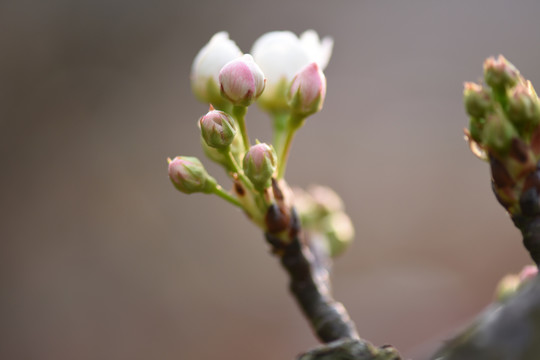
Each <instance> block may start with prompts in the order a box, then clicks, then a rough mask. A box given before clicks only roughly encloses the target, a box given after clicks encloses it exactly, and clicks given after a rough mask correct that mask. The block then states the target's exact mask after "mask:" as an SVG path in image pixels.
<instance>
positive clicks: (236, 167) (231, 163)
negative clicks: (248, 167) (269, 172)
mask: <svg viewBox="0 0 540 360" xmlns="http://www.w3.org/2000/svg"><path fill="white" fill-rule="evenodd" d="M225 156H226V157H227V161H228V162H229V166H230V168H231V169H232V170H233V171H234V172H235V173H236V174H238V177H239V178H240V181H241V182H242V184H244V185H245V186H246V187H247V188H248V189H253V184H252V183H251V181H250V180H249V179H248V178H247V176H246V175H245V174H244V171H243V170H242V169H241V168H240V165H238V163H237V162H236V159H235V158H234V155H233V153H232V152H231V151H229V150H227V152H226V154H225Z"/></svg>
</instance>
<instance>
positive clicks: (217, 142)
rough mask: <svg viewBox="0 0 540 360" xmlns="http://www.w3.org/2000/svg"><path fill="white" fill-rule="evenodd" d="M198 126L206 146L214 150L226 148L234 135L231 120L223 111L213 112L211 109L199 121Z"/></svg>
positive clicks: (234, 130) (234, 129)
mask: <svg viewBox="0 0 540 360" xmlns="http://www.w3.org/2000/svg"><path fill="white" fill-rule="evenodd" d="M199 125H200V127H201V135H202V137H203V139H204V141H205V142H206V144H207V145H208V146H210V147H213V148H216V149H225V148H226V147H228V146H229V145H230V144H231V143H232V142H233V140H234V137H235V135H236V128H235V125H234V120H233V118H232V117H231V116H229V115H228V114H227V113H225V112H223V111H219V110H214V108H213V107H210V111H209V112H208V113H207V114H206V115H204V116H203V117H201V118H200V119H199Z"/></svg>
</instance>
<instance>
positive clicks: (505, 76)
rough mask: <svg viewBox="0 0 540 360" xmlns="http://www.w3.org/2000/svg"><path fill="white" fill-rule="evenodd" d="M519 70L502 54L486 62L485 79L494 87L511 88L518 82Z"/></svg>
mask: <svg viewBox="0 0 540 360" xmlns="http://www.w3.org/2000/svg"><path fill="white" fill-rule="evenodd" d="M519 79H520V75H519V70H518V69H517V68H516V67H515V66H514V65H513V64H512V63H511V62H509V61H508V60H506V58H505V57H504V56H502V55H499V56H498V57H497V59H495V58H494V57H489V58H487V59H486V61H485V62H484V80H485V81H486V84H488V85H489V86H491V87H493V88H503V87H506V88H509V87H512V86H514V85H515V84H517V83H518V81H519Z"/></svg>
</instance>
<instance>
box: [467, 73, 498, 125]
mask: <svg viewBox="0 0 540 360" xmlns="http://www.w3.org/2000/svg"><path fill="white" fill-rule="evenodd" d="M464 87H465V89H464V90H463V102H464V103H465V110H466V111H467V113H468V114H469V115H470V116H473V117H475V118H483V117H484V116H485V115H486V112H487V111H489V110H490V109H491V108H492V105H491V95H490V94H489V91H487V90H486V89H484V87H483V86H482V85H478V84H475V83H472V82H466V83H465V84H464Z"/></svg>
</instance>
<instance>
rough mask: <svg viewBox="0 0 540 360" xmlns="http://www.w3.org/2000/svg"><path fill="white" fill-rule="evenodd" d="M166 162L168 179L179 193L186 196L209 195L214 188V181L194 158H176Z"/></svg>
mask: <svg viewBox="0 0 540 360" xmlns="http://www.w3.org/2000/svg"><path fill="white" fill-rule="evenodd" d="M168 161H169V178H170V179H171V181H172V183H173V185H174V186H175V187H176V188H177V189H178V190H179V191H181V192H183V193H186V194H191V193H194V192H204V193H210V192H211V191H212V189H213V187H215V185H216V181H215V180H214V178H212V177H211V176H210V175H208V173H207V172H206V170H205V169H204V167H203V165H202V164H201V162H200V161H199V159H197V158H196V157H190V156H177V157H175V158H174V160H171V159H169V160H168Z"/></svg>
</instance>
